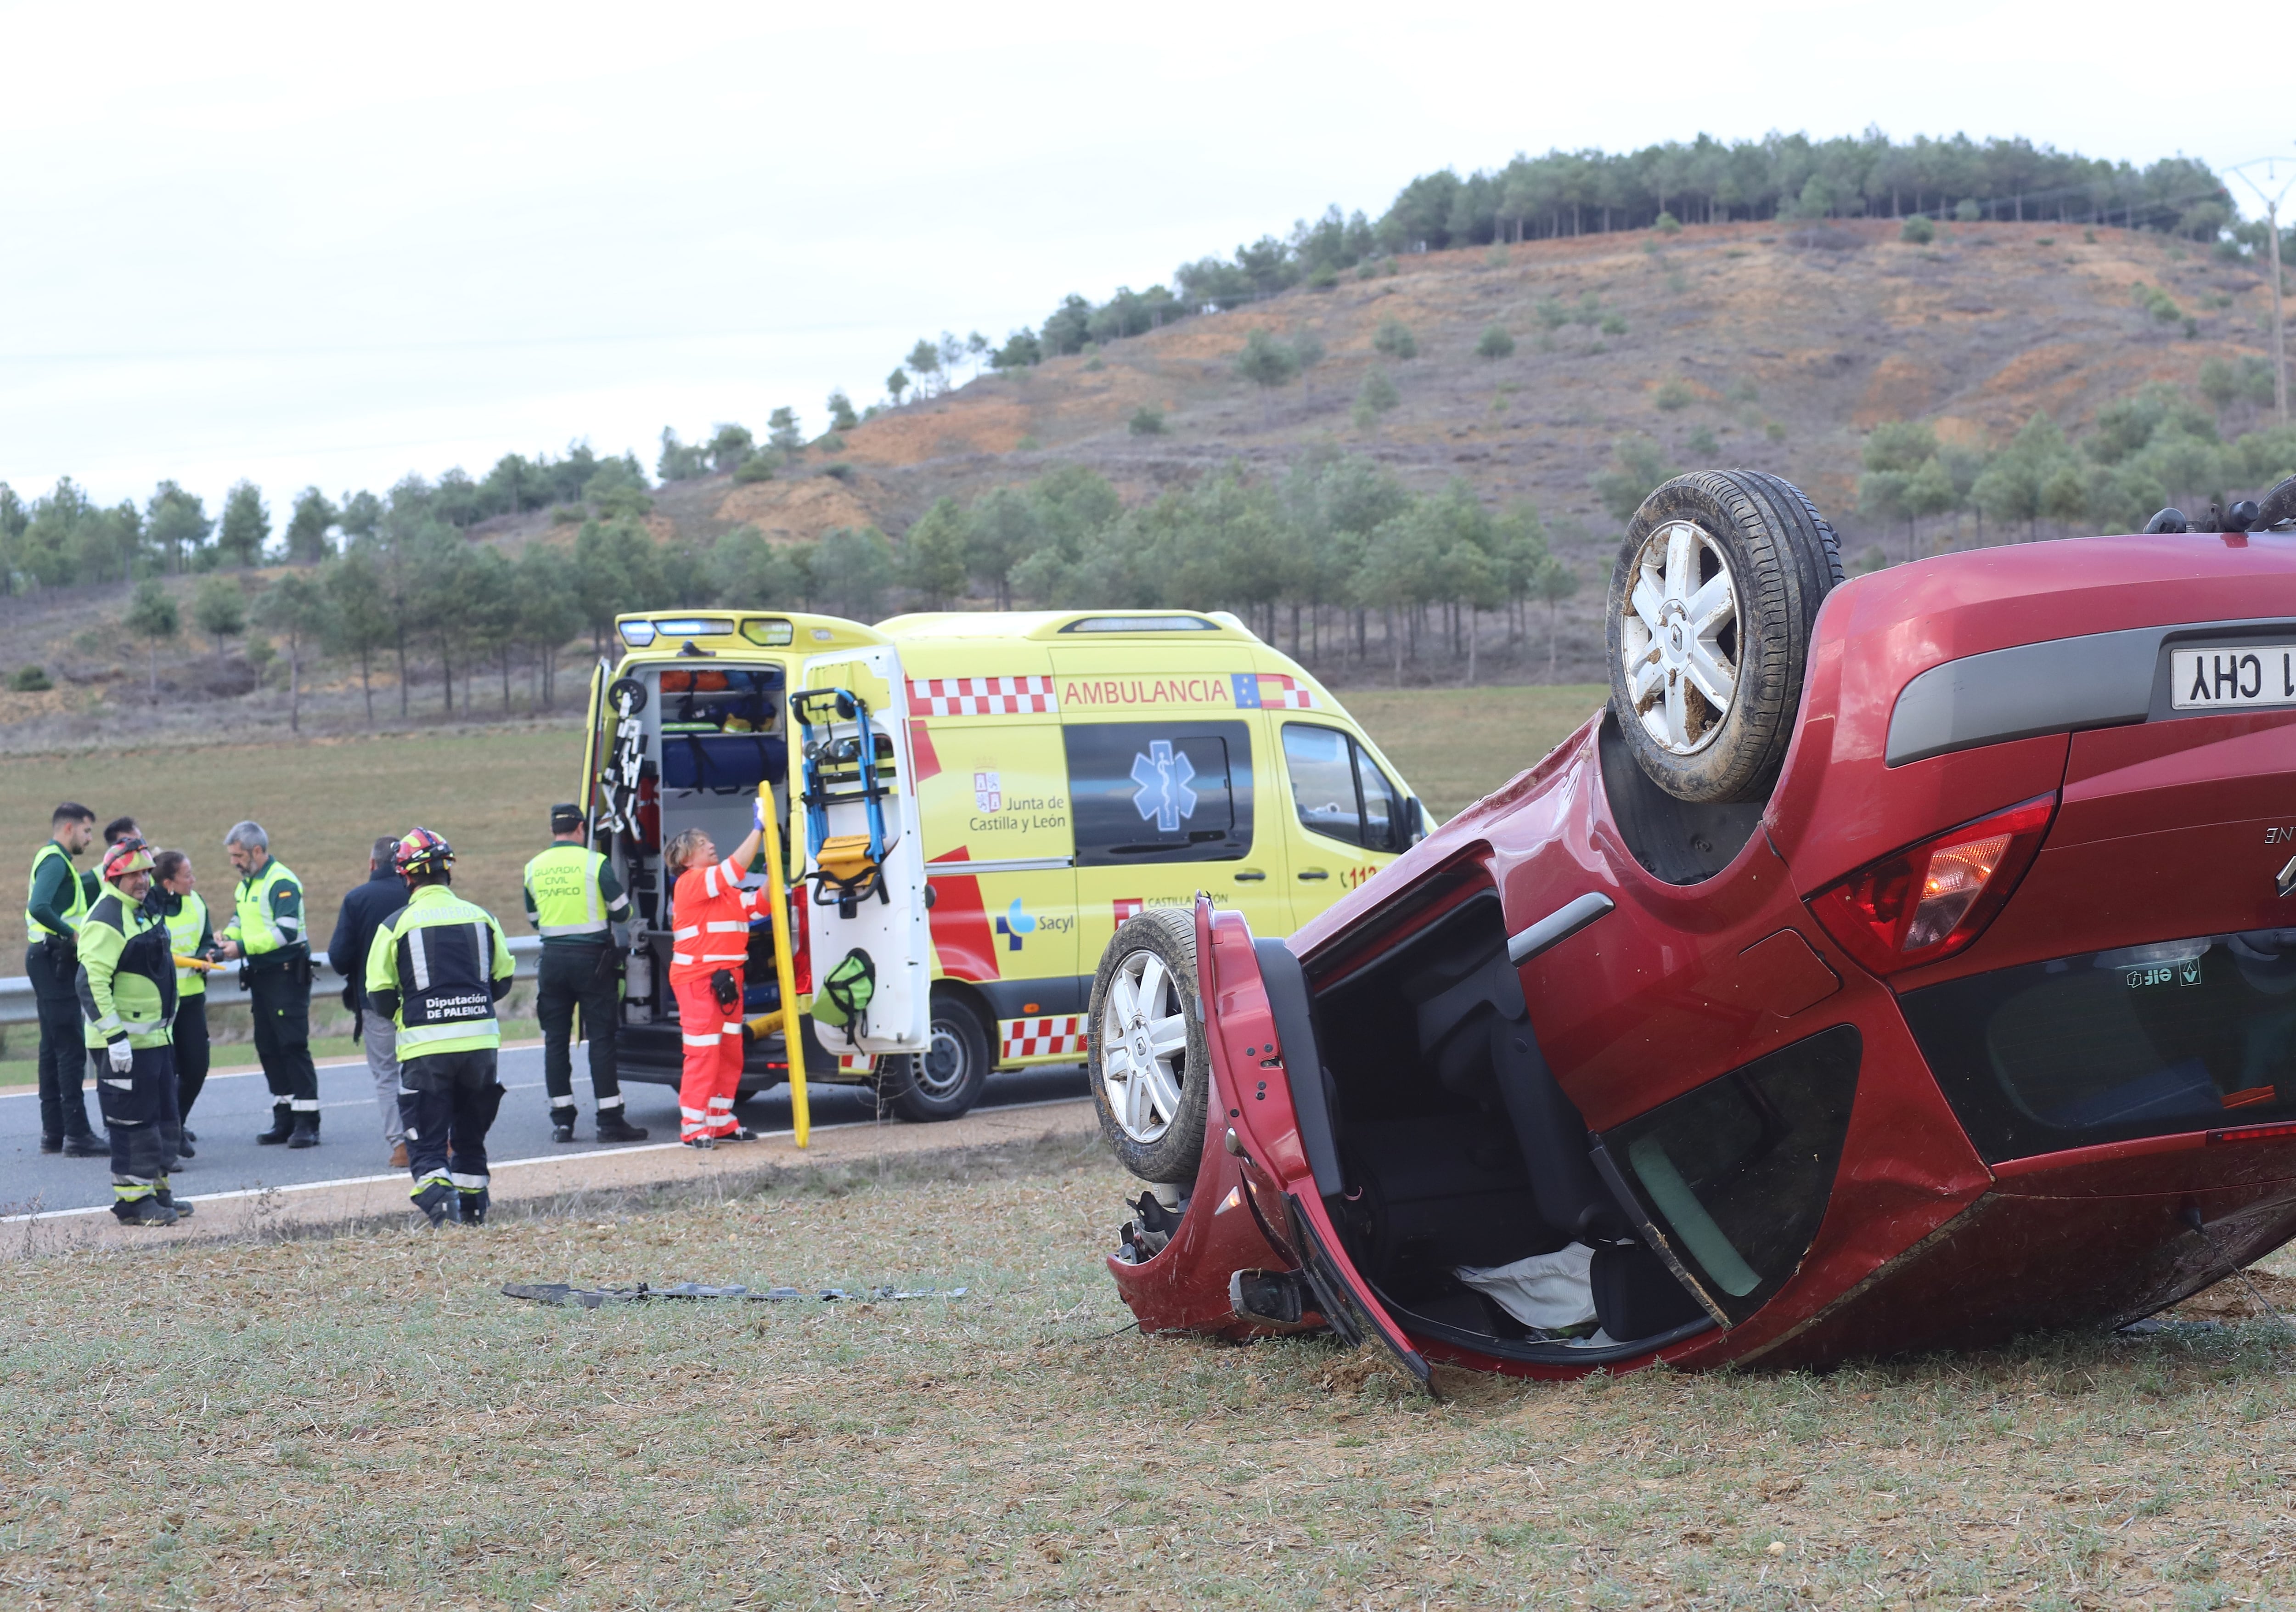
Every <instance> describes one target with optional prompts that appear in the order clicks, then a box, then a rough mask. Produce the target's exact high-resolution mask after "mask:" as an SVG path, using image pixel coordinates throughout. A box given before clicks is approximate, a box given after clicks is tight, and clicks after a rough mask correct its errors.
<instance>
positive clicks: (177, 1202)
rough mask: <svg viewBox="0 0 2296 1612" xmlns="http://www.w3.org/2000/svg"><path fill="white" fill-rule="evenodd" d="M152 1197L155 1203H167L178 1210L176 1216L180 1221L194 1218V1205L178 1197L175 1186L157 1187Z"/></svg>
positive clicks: (169, 1206)
mask: <svg viewBox="0 0 2296 1612" xmlns="http://www.w3.org/2000/svg"><path fill="white" fill-rule="evenodd" d="M152 1201H153V1202H154V1203H160V1204H165V1205H167V1206H168V1208H170V1209H172V1210H174V1211H175V1212H176V1219H177V1220H179V1221H187V1220H189V1219H191V1218H192V1205H190V1204H188V1203H186V1202H184V1200H183V1199H182V1198H179V1197H176V1192H175V1188H172V1187H161V1188H157V1189H155V1190H154V1191H153V1192H152Z"/></svg>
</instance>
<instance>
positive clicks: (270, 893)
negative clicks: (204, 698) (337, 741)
mask: <svg viewBox="0 0 2296 1612" xmlns="http://www.w3.org/2000/svg"><path fill="white" fill-rule="evenodd" d="M223 848H224V851H225V853H226V854H227V855H228V856H229V857H230V858H231V865H232V866H233V867H234V868H236V869H238V871H239V889H238V891H237V892H236V893H235V896H234V903H233V905H234V912H233V915H232V920H231V922H230V923H229V924H227V925H225V926H224V932H223V944H222V945H221V947H220V948H218V950H219V952H220V954H221V955H222V956H223V957H225V958H243V959H245V961H246V964H247V966H246V968H245V969H244V970H242V974H241V977H242V979H244V980H245V981H246V982H247V994H248V999H249V1003H250V1007H251V1008H253V1010H254V1017H255V1056H256V1058H257V1059H258V1061H259V1062H260V1063H261V1064H262V1065H263V1082H264V1084H265V1085H266V1086H268V1087H270V1088H271V1129H270V1130H268V1131H264V1132H263V1133H262V1134H261V1135H259V1136H258V1137H257V1138H256V1140H257V1141H258V1142H262V1143H264V1144H266V1146H268V1145H270V1144H273V1143H276V1142H284V1143H286V1144H287V1145H288V1146H289V1147H317V1146H318V1145H319V1072H318V1070H317V1069H316V1068H315V1067H314V1066H313V1065H312V1063H311V947H310V942H309V941H308V940H307V938H306V937H305V935H304V933H303V885H302V883H301V882H300V881H299V880H298V879H297V878H296V876H294V875H293V874H291V873H290V872H288V871H287V865H286V864H285V863H284V862H282V861H280V860H279V859H277V858H276V857H274V856H273V855H272V854H271V836H270V835H266V834H265V833H264V832H263V825H262V824H260V823H234V824H233V825H232V826H231V832H230V833H229V834H226V835H224V836H223Z"/></svg>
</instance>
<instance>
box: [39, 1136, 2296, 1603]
mask: <svg viewBox="0 0 2296 1612" xmlns="http://www.w3.org/2000/svg"><path fill="white" fill-rule="evenodd" d="M1131 1185H1132V1183H1130V1182H1129V1181H1128V1178H1125V1177H1123V1176H1121V1175H1119V1173H1117V1172H1116V1171H1115V1170H1114V1169H1113V1167H1112V1166H1111V1165H1110V1164H1108V1163H1107V1162H1106V1161H1105V1159H1104V1157H1103V1156H1102V1155H1101V1153H1100V1150H1099V1146H1098V1144H1097V1142H1096V1141H1095V1142H1090V1143H1087V1144H1084V1145H1083V1147H1082V1148H1081V1150H1080V1149H1079V1147H1078V1144H1077V1143H1076V1142H1073V1141H1070V1142H1062V1143H1053V1142H1047V1143H1046V1144H1043V1145H1040V1146H1038V1147H1034V1148H1029V1147H1021V1148H1016V1149H1014V1150H1013V1151H1012V1152H1011V1153H1009V1154H1008V1155H1006V1156H1004V1157H1002V1158H997V1157H993V1156H980V1155H975V1156H959V1157H957V1158H955V1159H948V1158H944V1159H942V1160H939V1161H921V1162H915V1163H904V1164H889V1165H888V1167H887V1168H886V1169H885V1170H884V1171H883V1172H882V1173H881V1175H876V1176H875V1177H874V1178H873V1176H872V1173H871V1172H865V1171H851V1170H849V1171H846V1172H841V1173H834V1174H831V1175H827V1176H816V1177H812V1178H794V1179H791V1178H785V1179H783V1180H780V1181H778V1182H771V1183H756V1182H753V1183H750V1186H749V1188H748V1189H746V1190H743V1189H742V1187H741V1185H740V1184H739V1183H735V1184H734V1187H733V1188H731V1189H730V1190H729V1188H727V1187H726V1184H725V1183H722V1182H721V1183H718V1184H716V1185H712V1186H709V1187H701V1186H695V1187H691V1188H685V1189H684V1191H682V1192H673V1193H668V1194H657V1195H654V1196H653V1197H652V1198H651V1199H649V1198H644V1197H627V1198H623V1199H619V1200H611V1201H608V1200H598V1199H593V1200H589V1201H577V1200H569V1201H563V1202H560V1203H556V1204H553V1205H546V1206H545V1208H544V1209H543V1210H542V1211H541V1212H539V1213H534V1214H532V1215H531V1216H529V1217H528V1218H524V1219H520V1220H512V1221H509V1222H508V1223H505V1224H502V1225H499V1226H496V1227H495V1228H492V1229H489V1230H485V1231H482V1232H475V1233H455V1232H451V1231H450V1232H445V1233H436V1234H434V1233H427V1232H425V1233H417V1232H410V1231H406V1230H398V1229H395V1228H392V1229H373V1228H370V1229H365V1230H354V1231H350V1232H348V1233H346V1234H344V1235H340V1236H337V1237H333V1238H313V1239H308V1240H289V1239H286V1238H267V1239H256V1240H253V1241H249V1242H242V1243H238V1244H234V1245H229V1246H184V1247H168V1246H166V1243H167V1236H168V1234H154V1235H153V1237H152V1239H151V1246H148V1247H145V1248H142V1249H139V1250H138V1252H136V1253H135V1254H124V1255H123V1254H57V1255H52V1256H50V1257H47V1258H45V1259H39V1260H36V1261H31V1262H26V1263H23V1264H21V1265H19V1266H18V1267H16V1268H15V1269H14V1270H13V1271H12V1272H11V1282H12V1288H13V1292H12V1303H11V1304H9V1305H8V1306H7V1308H6V1311H5V1312H4V1314H0V1418H4V1419H5V1425H6V1426H7V1427H9V1428H10V1430H11V1436H10V1438H9V1439H8V1440H7V1441H6V1443H5V1445H4V1448H0V1475H4V1480H5V1481H4V1482H0V1538H4V1539H5V1541H6V1542H7V1546H8V1551H7V1555H8V1567H7V1568H6V1572H7V1575H8V1580H9V1583H10V1586H11V1591H12V1598H14V1597H21V1598H22V1599H21V1604H27V1605H87V1604H94V1603H95V1602H96V1601H97V1600H102V1601H104V1602H106V1603H109V1604H119V1605H136V1606H177V1607H208V1606H226V1605H236V1604H240V1603H241V1602H242V1601H246V1600H266V1601H267V1600H273V1599H276V1598H278V1597H282V1596H284V1597H286V1598H288V1600H291V1601H292V1602H293V1604H299V1605H328V1606H357V1607H369V1606H372V1607H398V1606H407V1605H415V1604H430V1602H432V1601H437V1600H439V1598H440V1597H442V1596H444V1597H445V1598H446V1599H447V1600H451V1601H452V1602H453V1604H455V1606H457V1607H465V1608H504V1609H508V1608H518V1609H520V1612H525V1609H526V1608H532V1607H537V1606H539V1607H545V1608H551V1609H552V1612H576V1609H578V1608H626V1607H671V1606H676V1607H681V1608H683V1607H693V1608H735V1607H767V1606H791V1607H832V1606H837V1607H842V1606H848V1605H857V1604H864V1603H871V1604H891V1605H902V1606H910V1605H942V1604H954V1605H988V1604H995V1605H1021V1604H1025V1605H1045V1606H1070V1605H1077V1604H1107V1605H1115V1606H1126V1607H1133V1606H1143V1607H1183V1606H1185V1607H1195V1606H1223V1607H1238V1608H1295V1607H1306V1606H1324V1605H1335V1606H1349V1607H1358V1606H1370V1607H1377V1608H1404V1607H1413V1608H1416V1607H1422V1606H1431V1607H1489V1606H1499V1605H1515V1604H1520V1603H1524V1602H1535V1603H1538V1604H1540V1605H1565V1604H1568V1605H1574V1606H1577V1605H1585V1606H1594V1607H1626V1606H1636V1607H1639V1606H1683V1605H1695V1606H1713V1607H1724V1606H1764V1607H1769V1606H1775V1607H1789V1606H1792V1607H1800V1606H1809V1605H1822V1606H1850V1605H1859V1606H1863V1605H1869V1604H1870V1605H1907V1604H1914V1603H1922V1604H1934V1605H1948V1604H1950V1605H1956V1606H1959V1605H1965V1604H1970V1603H1972V1602H1973V1601H1975V1600H1978V1599H1979V1598H1980V1597H1990V1598H1991V1599H1992V1601H1993V1603H1994V1604H1997V1605H2004V1604H2005V1605H2017V1606H2029V1607H2030V1606H2042V1607H2046V1606H2058V1607H2071V1606H2095V1605H2099V1604H2103V1603H2104V1602H2106V1601H2112V1602H2113V1603H2115V1604H2144V1605H2151V1606H2184V1605H2194V1606H2216V1605H2224V1604H2229V1603H2231V1602H2233V1601H2235V1600H2239V1601H2241V1602H2243V1604H2249V1603H2252V1602H2254V1601H2256V1600H2264V1601H2267V1602H2272V1603H2274V1604H2285V1598H2286V1595H2287V1591H2286V1584H2287V1582H2288V1581H2287V1577H2286V1574H2285V1571H2284V1546H2283V1544H2282V1541H2283V1539H2284V1535H2285V1532H2286V1529H2287V1527H2288V1525H2289V1519H2290V1510H2289V1501H2288V1499H2287V1491H2288V1476H2289V1473H2288V1468H2289V1465H2290V1456H2289V1453H2288V1452H2289V1451H2290V1449H2291V1436H2292V1435H2296V1372H2292V1367H2296V1348H2292V1345H2291V1344H2290V1343H2289V1342H2288V1340H2287V1339H2286V1337H2285V1336H2284V1335H2283V1336H2274V1335H2273V1334H2272V1333H2270V1332H2267V1330H2266V1329H2265V1328H2264V1327H2263V1326H2261V1325H2259V1324H2255V1323H2243V1324H2239V1325H2235V1326H2233V1327H2230V1328H2226V1329H2224V1330H2221V1331H2214V1332H2203V1331H2199V1330H2195V1329H2192V1328H2177V1329H2173V1330H2171V1331H2169V1332H2167V1333H2164V1334H2161V1335H2158V1336H2153V1337H2149V1338H2142V1339H2138V1338H2121V1337H2111V1336H2106V1337H2100V1336H2056V1337H2046V1338H2042V1339H2039V1340H2036V1341H2034V1342H2033V1343H2031V1344H2030V1345H2029V1346H2026V1347H2024V1348H2021V1349H2018V1350H2013V1351H2003V1352H1998V1353H1988V1354H1980V1355H1961V1356H1953V1357H1947V1358H1940V1359H1934V1360H1924V1361H1910V1362H1904V1363H1895V1364H1887V1365H1878V1366H1876V1365H1868V1366H1853V1367H1849V1368H1846V1369H1841V1370H1839V1371H1836V1372H1833V1373H1831V1374H1828V1375H1825V1376H1811V1375H1804V1374H1784V1375H1767V1374H1745V1375H1715V1376H1704V1377H1686V1376H1678V1375H1675V1374H1671V1373H1668V1372H1663V1371H1649V1372H1643V1373H1639V1374H1636V1375H1633V1376H1630V1377H1627V1378H1616V1379H1613V1378H1591V1379H1587V1380H1585V1381H1581V1382H1576V1383H1569V1384H1559V1385H1558V1384H1529V1383H1521V1382H1517V1381H1513V1380H1508V1379H1501V1378H1481V1377H1476V1376H1472V1375H1468V1374H1464V1373H1458V1372H1451V1371H1444V1372H1441V1373H1439V1384H1440V1386H1441V1387H1442V1388H1443V1390H1444V1391H1445V1394H1446V1398H1445V1399H1444V1400H1443V1401H1442V1402H1439V1403H1438V1402H1432V1401H1430V1400H1428V1399H1426V1398H1424V1397H1423V1396H1422V1395H1420V1394H1418V1393H1417V1392H1416V1391H1415V1390H1413V1389H1410V1388H1408V1387H1406V1386H1405V1385H1404V1384H1403V1383H1402V1382H1401V1381H1400V1380H1398V1377H1397V1376H1395V1375H1393V1374H1392V1373H1390V1371H1388V1370H1387V1369H1382V1365H1381V1363H1380V1361H1379V1359H1378V1357H1377V1356H1376V1355H1375V1354H1374V1353H1370V1352H1365V1353H1348V1352H1345V1351H1343V1350H1341V1349H1340V1348H1339V1347H1337V1346H1336V1345H1333V1344H1332V1343H1330V1342H1327V1341H1313V1340H1310V1341H1297V1342H1288V1343H1281V1344H1270V1345H1254V1346H1250V1347H1235V1346H1231V1345H1221V1344H1218V1343H1212V1342H1207V1341H1203V1340H1200V1339H1193V1338H1148V1337H1142V1336H1139V1335H1138V1334H1137V1333H1136V1332H1134V1331H1131V1330H1129V1329H1128V1328H1127V1323H1128V1321H1129V1320H1130V1317H1129V1315H1128V1313H1127V1312H1125V1311H1124V1310H1123V1308H1122V1307H1121V1305H1120V1304H1119V1302H1118V1300H1117V1298H1116V1295H1115V1292H1114V1289H1113V1287H1111V1284H1110V1282H1109V1280H1108V1278H1107V1275H1106V1273H1105V1271H1104V1270H1103V1268H1102V1264H1101V1261H1102V1257H1103V1253H1104V1251H1105V1250H1106V1249H1107V1248H1109V1247H1110V1246H1112V1243H1113V1230H1114V1227H1115V1224H1116V1222H1117V1221H1118V1220H1119V1218H1120V1216H1121V1213H1122V1209H1121V1206H1120V1203H1119V1200H1120V1197H1122V1195H1123V1194H1124V1193H1125V1192H1126V1191H1127V1190H1128V1187H1129V1186H1131ZM720 1194H726V1196H725V1197H722V1198H721V1197H720V1196H719V1195H720ZM641 1278H643V1279H647V1280H649V1281H652V1282H654V1283H657V1284H660V1283H665V1282H668V1281H672V1280H676V1279H681V1278H691V1279H697V1280H718V1281H726V1280H740V1281H746V1282H749V1283H750V1284H752V1285H764V1284H767V1283H788V1284H791V1285H795V1286H799V1287H817V1286H824V1285H832V1284H834V1285H838V1286H843V1287H865V1286H871V1285H876V1284H881V1283H901V1284H906V1285H913V1286H933V1287H954V1286H957V1285H963V1286H964V1287H968V1288H969V1289H970V1293H969V1295H968V1296H967V1297H965V1298H964V1299H962V1300H958V1301H954V1302H941V1301H922V1302H914V1303H907V1304H874V1305H872V1304H839V1305H823V1304H810V1303H808V1304H790V1305H770V1306H769V1305H762V1304H757V1305H735V1304H713V1305H671V1304H660V1305H655V1306H649V1307H645V1308H635V1307H632V1308H621V1309H612V1310H603V1311H597V1312H581V1311H563V1310H552V1309H543V1308H536V1307H531V1306H528V1305H525V1304H518V1303H515V1302H512V1301H511V1300H507V1299H504V1298H502V1297H500V1296H499V1295H498V1293H497V1289H498V1288H499V1287H500V1285H501V1284H502V1283H503V1282H504V1281H513V1280H526V1281H533V1280H571V1281H576V1282H581V1283H585V1284H589V1283H598V1282H613V1283H621V1284H627V1283H630V1282H634V1281H635V1280H637V1279H641ZM2275 1586H2279V1587H2278V1588H2276V1587H2275ZM282 1604H287V1602H286V1601H283V1602H282Z"/></svg>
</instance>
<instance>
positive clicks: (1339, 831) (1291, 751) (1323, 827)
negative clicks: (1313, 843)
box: [1283, 722, 1363, 845]
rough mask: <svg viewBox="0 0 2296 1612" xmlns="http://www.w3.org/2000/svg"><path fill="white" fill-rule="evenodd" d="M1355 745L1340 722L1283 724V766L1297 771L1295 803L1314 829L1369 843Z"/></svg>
mask: <svg viewBox="0 0 2296 1612" xmlns="http://www.w3.org/2000/svg"><path fill="white" fill-rule="evenodd" d="M1354 750H1355V746H1354V745H1352V744H1349V742H1348V736H1347V735H1345V734H1343V733H1341V731H1340V730H1339V729H1338V728H1317V727H1314V726H1312V725H1310V724H1308V723H1306V722H1286V723H1285V724H1284V725H1283V769H1284V770H1285V771H1286V772H1287V773H1289V774H1290V775H1291V777H1292V810H1294V811H1297V812H1298V813H1299V814H1300V827H1303V828H1306V829H1307V830H1308V831H1309V832H1310V833H1312V834H1320V835H1328V836H1330V837H1331V838H1333V839H1335V840H1344V841H1345V842H1346V843H1349V844H1350V845H1360V844H1362V843H1363V807H1362V803H1361V802H1358V801H1357V798H1356V767H1355V757H1354Z"/></svg>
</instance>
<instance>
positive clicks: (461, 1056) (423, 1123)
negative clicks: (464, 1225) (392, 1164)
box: [398, 1048, 503, 1206]
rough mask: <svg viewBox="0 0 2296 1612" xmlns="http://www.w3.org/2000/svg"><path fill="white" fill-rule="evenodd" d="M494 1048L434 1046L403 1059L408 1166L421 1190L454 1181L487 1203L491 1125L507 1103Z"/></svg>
mask: <svg viewBox="0 0 2296 1612" xmlns="http://www.w3.org/2000/svg"><path fill="white" fill-rule="evenodd" d="M502 1100H503V1089H502V1084H501V1082H498V1081H496V1079H495V1055H494V1049H492V1048H488V1049H486V1050H485V1051H482V1052H433V1053H430V1054H428V1055H425V1056H418V1057H409V1058H401V1059H399V1061H398V1118H399V1123H402V1124H404V1125H405V1126H406V1168H407V1170H408V1172H410V1173H411V1174H412V1175H413V1176H414V1190H415V1191H416V1192H421V1191H422V1189H423V1188H425V1187H428V1186H429V1185H430V1183H431V1182H433V1181H450V1182H452V1183H453V1184H454V1185H455V1187H456V1188H458V1189H460V1191H461V1192H462V1194H463V1202H464V1203H466V1204H467V1203H469V1202H470V1201H471V1199H472V1198H476V1199H478V1200H479V1203H480V1205H481V1206H483V1205H484V1204H485V1201H486V1190H487V1131H488V1129H489V1128H490V1127H491V1126H492V1125H493V1124H494V1123H495V1114H496V1111H497V1110H499V1109H500V1108H501V1107H502Z"/></svg>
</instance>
